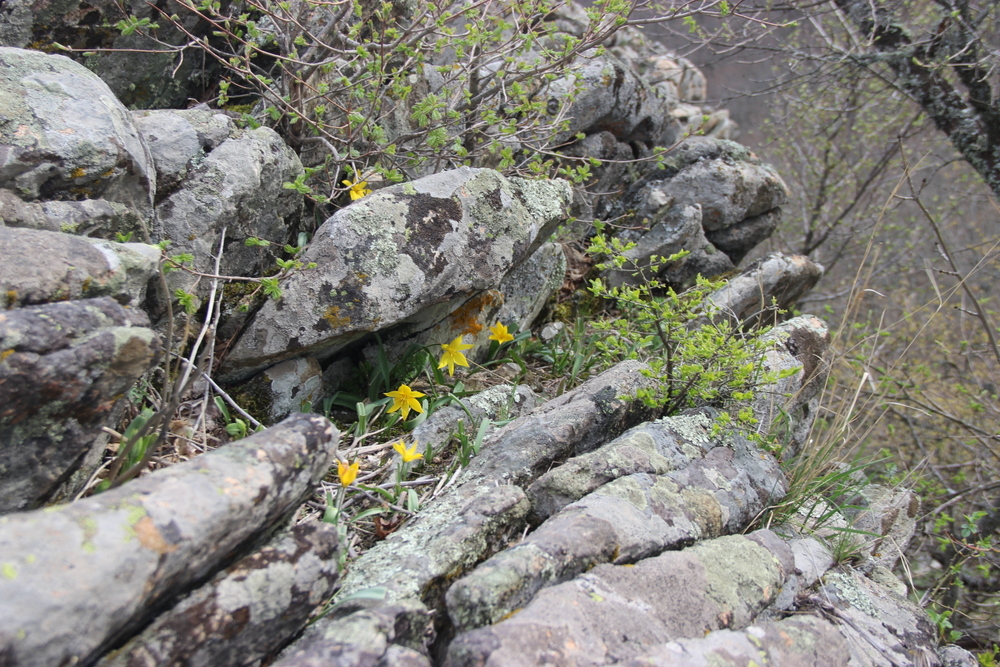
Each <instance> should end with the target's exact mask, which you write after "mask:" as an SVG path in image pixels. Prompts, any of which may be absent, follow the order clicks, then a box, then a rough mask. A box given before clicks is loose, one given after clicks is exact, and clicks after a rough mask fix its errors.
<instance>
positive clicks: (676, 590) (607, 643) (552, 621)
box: [448, 531, 794, 667]
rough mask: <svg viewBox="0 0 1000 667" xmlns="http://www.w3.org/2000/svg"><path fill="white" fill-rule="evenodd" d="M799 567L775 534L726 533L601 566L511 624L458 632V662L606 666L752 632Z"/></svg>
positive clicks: (545, 593)
mask: <svg viewBox="0 0 1000 667" xmlns="http://www.w3.org/2000/svg"><path fill="white" fill-rule="evenodd" d="M793 567H794V565H793V562H792V556H791V553H790V550H789V548H788V546H787V545H786V544H785V543H784V542H782V541H781V540H780V539H778V538H777V537H776V536H775V535H774V534H773V533H770V532H769V531H757V532H756V533H752V534H750V535H749V536H730V537H719V538H716V539H714V540H708V541H705V542H701V543H699V544H697V545H696V546H693V547H690V548H688V549H685V550H684V551H670V552H667V553H664V554H662V555H660V556H657V557H655V558H648V559H645V560H642V561H640V562H638V563H636V564H635V565H634V566H632V567H627V566H621V565H598V566H597V567H595V568H594V569H592V570H590V571H589V572H588V573H586V574H583V575H580V576H579V577H577V578H575V579H573V580H572V581H568V582H566V583H562V584H559V585H557V586H552V587H550V588H545V589H543V590H542V591H541V592H539V594H538V595H536V596H535V598H534V599H533V600H532V601H531V602H530V603H529V604H528V605H527V606H525V607H524V608H523V609H521V610H520V611H519V612H518V613H517V614H514V615H513V616H511V617H510V618H507V619H506V620H503V621H501V622H499V623H497V624H495V625H492V626H488V627H484V628H479V629H477V630H472V631H471V632H466V633H462V634H460V635H458V636H457V637H456V638H455V641H453V642H452V643H451V645H450V647H449V649H448V664H449V665H450V666H451V667H460V666H461V665H477V664H485V663H486V661H487V660H489V661H492V662H495V663H497V664H504V665H535V664H540V663H542V662H547V663H548V664H553V665H601V664H605V663H608V662H613V661H620V660H626V659H629V658H633V657H637V656H638V655H641V654H642V653H644V652H645V651H647V650H649V649H650V648H652V647H653V646H656V645H659V644H663V643H665V642H668V641H671V640H674V639H680V638H684V637H701V636H703V635H704V634H705V633H706V632H709V631H712V630H720V629H723V628H743V627H746V626H747V625H749V624H750V623H751V622H753V620H754V618H755V617H756V616H757V614H758V613H759V612H760V611H761V610H762V609H764V608H765V607H766V606H767V605H768V603H770V602H771V601H772V600H773V598H774V595H775V594H776V593H777V591H778V590H779V589H780V587H781V585H782V583H784V580H785V578H786V577H787V574H788V573H789V572H790V571H791V570H792V568H793Z"/></svg>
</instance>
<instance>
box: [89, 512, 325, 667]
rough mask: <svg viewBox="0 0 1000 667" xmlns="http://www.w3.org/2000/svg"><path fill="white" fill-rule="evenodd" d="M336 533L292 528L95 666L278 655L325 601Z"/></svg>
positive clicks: (224, 664) (215, 662) (227, 663)
mask: <svg viewBox="0 0 1000 667" xmlns="http://www.w3.org/2000/svg"><path fill="white" fill-rule="evenodd" d="M337 543H338V538H337V529H336V528H335V527H334V526H332V525H330V524H326V523H320V522H316V521H312V522H309V523H303V524H299V525H297V526H295V527H294V528H292V530H291V531H290V532H289V533H288V534H285V535H280V536H278V537H277V538H275V539H274V540H272V542H271V543H270V544H268V545H267V546H265V547H264V548H263V549H261V550H260V551H257V552H255V553H253V554H251V555H249V556H247V557H246V558H244V559H242V560H240V561H238V562H237V563H236V564H235V565H232V566H230V567H228V568H226V569H225V570H223V571H222V572H220V573H219V574H217V575H216V576H215V577H214V578H213V579H212V581H210V582H209V583H207V584H205V585H204V586H202V587H201V588H199V589H197V590H196V591H194V592H193V593H192V594H191V595H189V596H187V597H186V598H184V599H183V600H181V602H180V603H178V604H177V605H176V606H174V607H173V608H172V609H171V610H170V611H168V612H166V613H164V614H162V615H160V616H159V617H157V619H156V620H155V621H154V622H153V624H152V625H150V626H149V627H148V628H146V629H145V630H143V632H142V634H140V635H138V636H136V637H134V638H132V639H131V640H129V642H128V643H127V644H125V646H123V647H122V648H121V649H118V650H116V651H114V652H113V653H110V654H109V655H108V656H107V657H105V658H104V659H103V660H101V661H100V662H99V663H98V665H99V667H157V666H158V665H180V664H183V665H187V667H239V666H241V665H246V664H250V663H253V662H256V661H259V660H262V659H263V658H266V657H267V656H268V655H270V654H271V653H273V652H275V651H277V650H278V649H279V648H280V647H281V645H282V644H283V643H284V642H286V641H287V640H288V639H290V638H291V637H293V636H295V634H296V633H298V632H299V631H300V630H301V629H302V627H303V626H304V625H305V624H306V621H307V620H308V619H309V616H310V614H312V612H313V611H314V610H315V609H316V607H317V605H319V604H321V603H323V602H326V601H327V600H329V598H330V596H331V595H332V593H333V588H334V585H335V584H336V582H337V565H338V558H337V549H338V544H337Z"/></svg>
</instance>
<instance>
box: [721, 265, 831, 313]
mask: <svg viewBox="0 0 1000 667" xmlns="http://www.w3.org/2000/svg"><path fill="white" fill-rule="evenodd" d="M822 276H823V267H822V265H820V264H817V263H816V262H813V261H812V260H811V259H809V258H808V257H804V256H802V255H791V256H787V255H783V254H781V253H779V252H774V253H771V254H770V255H767V256H765V257H762V258H760V259H758V260H756V261H755V262H753V263H751V264H750V265H749V266H747V267H746V268H745V269H743V271H741V272H740V274H739V275H737V276H734V277H733V278H730V279H729V282H728V283H727V284H726V285H725V286H724V287H723V288H722V289H720V290H717V291H716V292H713V293H712V295H711V297H710V298H711V301H712V303H713V304H714V305H715V306H717V307H718V308H719V309H720V311H721V312H722V313H724V314H726V315H728V316H729V318H730V319H731V320H732V321H734V322H744V323H748V322H749V320H750V319H751V318H759V317H760V313H761V312H762V311H763V309H764V308H766V307H769V306H770V305H771V303H772V300H773V301H775V302H777V305H778V308H781V309H786V310H787V309H789V308H791V307H792V306H794V305H795V304H796V303H797V302H798V300H799V299H801V298H802V296H803V295H804V294H805V293H806V292H808V291H809V290H811V289H812V288H813V286H814V285H815V284H816V283H817V282H819V279H820V278H821V277H822ZM768 319H770V320H771V321H773V315H769V316H768Z"/></svg>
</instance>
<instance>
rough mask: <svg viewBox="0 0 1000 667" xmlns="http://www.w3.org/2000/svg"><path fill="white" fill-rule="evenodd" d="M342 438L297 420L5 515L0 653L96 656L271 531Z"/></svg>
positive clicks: (0, 543)
mask: <svg viewBox="0 0 1000 667" xmlns="http://www.w3.org/2000/svg"><path fill="white" fill-rule="evenodd" d="M338 437H339V434H338V433H337V430H336V429H335V428H334V427H333V426H332V425H331V424H330V423H329V422H328V421H327V420H326V419H324V418H322V417H319V416H316V415H311V416H309V415H299V416H296V417H292V418H290V419H289V420H287V421H285V422H283V423H282V424H281V425H279V426H276V427H273V428H271V429H269V430H267V431H264V432H261V433H257V434H255V435H253V436H251V437H249V438H247V439H246V440H244V441H242V442H240V443H233V444H230V445H228V446H226V447H223V448H221V449H218V450H216V451H214V452H211V453H208V454H205V455H203V456H199V457H198V458H196V459H194V460H192V461H189V462H187V463H183V464H178V465H175V466H172V467H170V468H167V469H164V470H160V471H157V472H155V473H153V474H151V475H148V476H146V477H143V478H141V479H139V480H136V481H134V482H132V483H131V484H128V485H125V486H122V487H119V488H117V489H114V490H112V491H107V492H105V493H103V494H100V495H98V496H95V497H93V498H89V499H86V500H80V501H77V502H74V503H71V504H69V505H62V506H59V507H55V508H49V509H44V510H37V511H35V512H22V513H17V514H12V515H8V516H5V517H2V518H0V552H2V553H3V575H4V576H3V577H0V598H2V599H3V600H4V605H2V606H0V656H3V659H4V662H5V663H6V664H12V665H40V666H41V665H53V664H62V663H69V662H78V661H79V662H83V663H88V662H91V661H93V660H94V659H96V658H97V657H99V656H100V655H101V654H102V653H103V652H105V651H106V650H108V649H109V648H111V647H112V646H114V645H115V643H117V642H118V641H120V640H121V639H123V638H125V637H128V636H129V632H130V631H134V630H135V629H137V628H139V627H141V626H142V625H143V624H144V623H145V622H146V621H148V620H149V619H150V618H151V617H152V615H153V614H155V612H156V611H157V610H158V609H160V608H162V607H163V606H164V605H165V604H168V603H169V602H170V601H172V599H173V598H175V597H176V596H177V595H178V594H179V593H181V592H184V591H186V590H189V589H190V588H191V587H192V586H194V585H196V584H198V583H200V582H201V581H204V580H205V579H206V578H207V577H208V576H210V575H211V574H212V573H213V572H215V571H216V570H218V569H219V568H220V567H222V566H223V565H225V564H226V563H227V561H229V562H231V560H232V559H233V558H234V557H237V556H240V555H242V554H244V553H246V552H247V551H248V550H249V549H250V548H252V547H253V546H255V545H257V544H259V543H260V541H261V539H262V538H263V537H265V536H267V535H268V534H269V533H271V532H273V530H274V528H275V526H277V525H280V524H281V522H282V521H284V520H286V519H287V518H288V517H289V516H290V515H291V514H292V513H293V512H294V511H295V510H296V509H297V508H298V507H299V505H300V504H301V503H302V501H303V500H304V499H305V497H306V496H307V495H308V494H310V493H311V492H312V490H313V488H314V487H315V485H316V484H317V483H318V482H319V480H320V479H322V478H323V476H324V475H325V474H326V472H327V470H328V469H329V467H330V463H331V460H332V457H333V452H334V449H335V447H336V444H337V440H338ZM279 549H283V550H287V547H279ZM316 574H317V575H318V574H319V573H318V572H317V573H316ZM324 576H328V575H324ZM318 579H319V576H317V578H316V580H318ZM112 584H113V585H112ZM311 585H312V584H309V586H311ZM294 586H301V584H294ZM309 586H306V588H308V587H309ZM292 590H293V589H292V588H289V589H287V590H286V589H282V592H281V594H282V595H291V594H292V592H290V591H292ZM233 594H238V593H237V592H235V591H234V593H233ZM220 604H223V605H224V608H225V609H228V610H233V611H238V610H239V609H240V608H242V607H243V605H241V604H236V603H234V602H233V600H222V601H220ZM265 606H267V605H266V604H265ZM202 611H206V612H207V609H205V608H203V609H202ZM247 611H248V612H249V609H248V610H247ZM240 613H242V612H240ZM248 620H249V619H248Z"/></svg>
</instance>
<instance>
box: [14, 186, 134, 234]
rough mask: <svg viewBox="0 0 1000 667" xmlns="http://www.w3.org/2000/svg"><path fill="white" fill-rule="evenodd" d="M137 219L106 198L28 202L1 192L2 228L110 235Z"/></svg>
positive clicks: (123, 206) (126, 208) (122, 207)
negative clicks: (112, 231)
mask: <svg viewBox="0 0 1000 667" xmlns="http://www.w3.org/2000/svg"><path fill="white" fill-rule="evenodd" d="M135 220H136V218H135V216H134V214H133V213H131V210H130V209H129V207H128V206H126V205H125V204H120V203H117V202H109V201H107V200H105V199H83V200H81V201H42V202H26V201H24V200H22V199H21V198H20V197H18V196H17V195H16V194H14V193H13V192H11V191H10V190H3V189H0V223H3V224H0V226H4V225H6V226H8V227H27V228H29V229H40V230H45V231H49V232H67V233H70V234H84V235H86V234H103V235H105V236H110V235H111V230H115V229H118V228H120V227H121V226H122V225H124V226H125V227H128V226H129V225H131V224H132V223H133V222H135ZM119 223H122V224H119ZM135 231H137V230H135V229H133V235H135ZM138 238H141V235H139V237H138Z"/></svg>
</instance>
